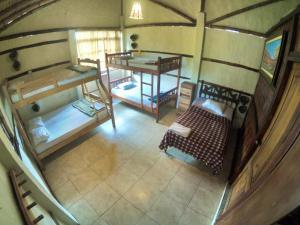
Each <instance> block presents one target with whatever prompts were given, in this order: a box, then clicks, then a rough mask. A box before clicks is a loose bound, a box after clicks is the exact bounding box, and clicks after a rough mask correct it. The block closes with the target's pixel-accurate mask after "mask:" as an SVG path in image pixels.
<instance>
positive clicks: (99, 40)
mask: <svg viewBox="0 0 300 225" xmlns="http://www.w3.org/2000/svg"><path fill="white" fill-rule="evenodd" d="M76 43H77V54H78V57H79V58H90V59H94V60H96V59H100V61H101V70H104V68H105V53H115V52H120V51H121V32H119V31H79V32H76Z"/></svg>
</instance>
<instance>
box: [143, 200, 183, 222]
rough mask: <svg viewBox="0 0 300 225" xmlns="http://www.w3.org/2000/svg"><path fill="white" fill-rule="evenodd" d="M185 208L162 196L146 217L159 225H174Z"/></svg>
mask: <svg viewBox="0 0 300 225" xmlns="http://www.w3.org/2000/svg"><path fill="white" fill-rule="evenodd" d="M185 207H186V206H185V205H183V204H181V203H178V202H176V201H174V200H173V199H171V198H168V197H166V196H162V197H161V198H160V199H159V200H158V201H157V202H156V203H154V205H153V206H152V207H151V209H150V210H149V211H148V212H147V215H148V216H149V217H151V218H152V219H153V220H155V221H157V222H158V223H159V224H161V225H174V224H177V223H178V222H179V219H180V217H181V215H182V214H183V212H184V209H185Z"/></svg>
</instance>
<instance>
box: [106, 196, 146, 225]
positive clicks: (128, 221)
mask: <svg viewBox="0 0 300 225" xmlns="http://www.w3.org/2000/svg"><path fill="white" fill-rule="evenodd" d="M143 215H144V214H143V212H142V211H140V210H138V209H137V208H135V207H134V206H133V205H132V204H131V203H130V202H128V201H127V200H125V199H124V198H122V199H120V200H119V201H118V202H117V203H116V204H115V205H114V206H113V207H112V208H111V209H110V210H109V211H107V212H106V213H105V214H104V215H103V217H102V219H103V220H104V221H105V222H106V223H107V224H108V225H134V224H136V223H137V222H138V221H139V220H140V219H141V217H142V216H143Z"/></svg>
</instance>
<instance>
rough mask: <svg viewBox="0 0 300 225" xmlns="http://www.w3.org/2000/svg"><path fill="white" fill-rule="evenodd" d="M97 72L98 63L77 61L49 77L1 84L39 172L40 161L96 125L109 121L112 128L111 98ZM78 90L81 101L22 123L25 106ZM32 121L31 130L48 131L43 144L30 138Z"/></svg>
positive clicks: (30, 78)
mask: <svg viewBox="0 0 300 225" xmlns="http://www.w3.org/2000/svg"><path fill="white" fill-rule="evenodd" d="M83 64H85V65H83ZM87 65H91V66H87ZM100 71H101V70H100V61H99V60H96V61H94V60H90V59H78V64H77V65H71V64H70V65H68V66H67V67H66V68H58V69H56V70H54V71H53V72H51V73H42V74H28V75H25V76H21V77H16V78H9V79H7V80H6V81H5V82H4V85H3V91H4V94H5V96H6V98H7V100H8V103H9V105H10V107H11V110H12V113H13V116H14V118H15V121H16V125H17V127H18V129H19V132H20V134H21V136H22V139H23V141H24V144H25V146H26V147H27V148H28V149H29V151H30V152H31V153H32V155H33V157H34V158H35V160H36V161H37V163H38V165H39V166H40V167H41V168H43V164H42V162H41V160H42V159H43V158H45V157H47V156H49V155H50V154H52V153H54V152H55V151H57V150H58V149H60V148H61V147H63V146H64V145H66V144H68V143H70V142H72V141H73V140H75V139H77V138H78V137H80V136H81V135H83V134H85V133H87V132H89V131H90V130H92V129H94V128H95V127H97V126H98V125H100V124H102V123H104V122H106V121H108V120H110V119H111V121H112V124H113V127H115V120H114V113H113V106H112V101H111V97H110V95H109V92H108V90H107V88H106V87H105V86H104V84H103V82H102V80H101V72H100ZM91 82H93V85H91ZM77 86H81V91H82V99H80V100H76V101H74V102H70V103H68V104H66V105H64V106H61V107H59V108H57V109H55V110H54V111H51V112H48V113H46V114H43V115H39V116H38V117H36V118H33V119H31V120H30V121H23V120H22V118H21V115H20V110H21V109H22V108H23V107H24V106H26V105H29V104H33V103H35V102H36V101H38V100H41V99H43V98H45V97H47V96H50V95H54V94H56V93H58V92H61V91H64V90H67V89H71V88H76V87H77ZM32 121H34V123H35V124H34V126H36V127H39V126H41V127H43V129H44V128H46V129H44V130H42V131H45V130H46V131H47V132H46V133H47V136H48V138H47V139H46V140H43V141H39V142H38V143H37V142H36V140H35V139H34V138H33V135H32V130H31V128H30V126H32V123H33V122H32ZM41 124H42V125H41ZM36 127H35V128H36Z"/></svg>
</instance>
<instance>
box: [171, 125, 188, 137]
mask: <svg viewBox="0 0 300 225" xmlns="http://www.w3.org/2000/svg"><path fill="white" fill-rule="evenodd" d="M169 130H171V131H173V132H174V133H175V134H178V135H180V136H182V137H188V136H189V135H190V133H191V131H192V129H191V128H189V127H185V126H182V125H181V124H179V123H176V122H175V123H173V124H172V125H171V126H170V127H169Z"/></svg>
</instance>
